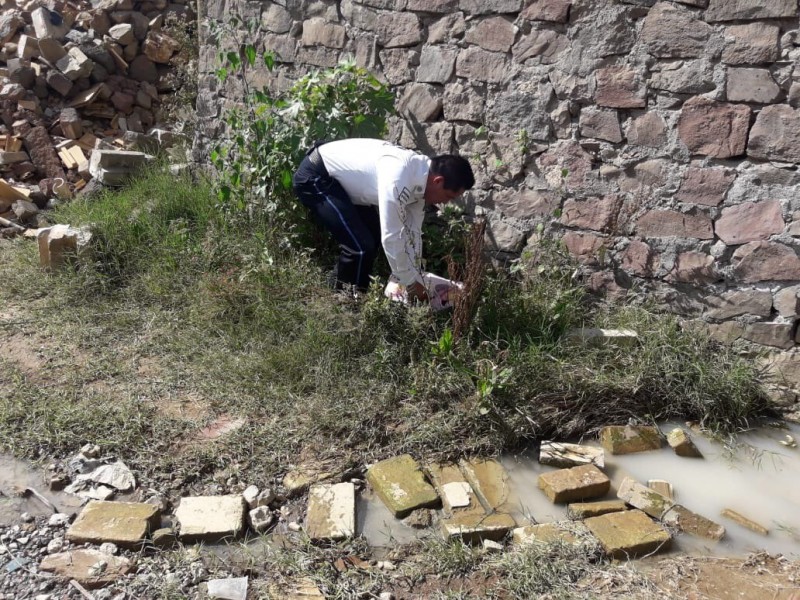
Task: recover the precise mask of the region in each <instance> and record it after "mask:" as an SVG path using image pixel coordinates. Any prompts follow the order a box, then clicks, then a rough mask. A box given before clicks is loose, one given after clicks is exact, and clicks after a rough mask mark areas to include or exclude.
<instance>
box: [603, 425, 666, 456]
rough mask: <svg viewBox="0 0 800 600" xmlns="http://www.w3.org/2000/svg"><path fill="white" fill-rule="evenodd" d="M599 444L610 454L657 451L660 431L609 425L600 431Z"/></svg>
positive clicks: (648, 427) (654, 428)
mask: <svg viewBox="0 0 800 600" xmlns="http://www.w3.org/2000/svg"><path fill="white" fill-rule="evenodd" d="M600 444H601V445H602V446H603V448H605V450H606V451H607V452H610V453H611V454H633V453H635V452H648V451H650V450H659V449H660V448H661V431H659V429H658V427H651V426H646V425H609V426H608V427H603V429H601V430H600Z"/></svg>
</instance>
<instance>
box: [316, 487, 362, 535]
mask: <svg viewBox="0 0 800 600" xmlns="http://www.w3.org/2000/svg"><path fill="white" fill-rule="evenodd" d="M355 531H356V488H355V486H354V485H353V484H352V483H349V482H345V483H337V484H334V485H315V486H313V487H312V488H311V491H310V492H309V494H308V512H307V514H306V533H307V534H308V537H309V538H310V539H311V540H313V541H338V540H343V539H345V538H348V537H352V536H353V535H355Z"/></svg>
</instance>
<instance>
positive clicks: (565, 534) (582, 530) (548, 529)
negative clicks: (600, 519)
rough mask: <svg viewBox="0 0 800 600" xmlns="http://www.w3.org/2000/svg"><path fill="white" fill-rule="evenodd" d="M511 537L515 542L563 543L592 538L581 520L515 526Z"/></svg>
mask: <svg viewBox="0 0 800 600" xmlns="http://www.w3.org/2000/svg"><path fill="white" fill-rule="evenodd" d="M511 536H512V537H511V539H512V541H513V542H514V543H515V544H529V543H531V542H542V543H545V544H552V543H556V542H563V543H565V544H573V545H577V544H583V543H584V542H586V541H587V540H591V539H592V535H591V534H590V533H589V530H588V529H587V528H586V525H584V524H583V523H581V522H575V521H562V522H556V523H539V524H538V525H527V526H525V527H517V528H516V529H515V530H514V531H512V532H511Z"/></svg>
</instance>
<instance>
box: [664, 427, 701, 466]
mask: <svg viewBox="0 0 800 600" xmlns="http://www.w3.org/2000/svg"><path fill="white" fill-rule="evenodd" d="M667 443H668V444H669V445H670V447H671V448H672V449H673V450H675V454H677V455H678V456H685V457H688V458H703V454H702V453H701V452H700V450H698V449H697V446H695V444H694V442H693V441H692V438H690V437H689V434H688V433H686V432H685V431H684V430H683V429H681V428H680V427H676V428H675V429H673V430H672V431H670V432H669V433H668V434H667Z"/></svg>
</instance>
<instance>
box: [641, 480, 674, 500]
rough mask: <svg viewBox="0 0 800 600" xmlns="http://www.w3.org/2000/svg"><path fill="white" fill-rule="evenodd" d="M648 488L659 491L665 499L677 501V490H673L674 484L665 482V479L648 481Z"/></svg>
mask: <svg viewBox="0 0 800 600" xmlns="http://www.w3.org/2000/svg"><path fill="white" fill-rule="evenodd" d="M647 487H649V488H650V489H651V490H655V491H657V492H658V493H659V494H661V495H662V496H664V497H665V498H669V499H670V500H675V490H674V489H673V488H672V484H671V483H670V482H669V481H665V480H664V479H648V480H647Z"/></svg>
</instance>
